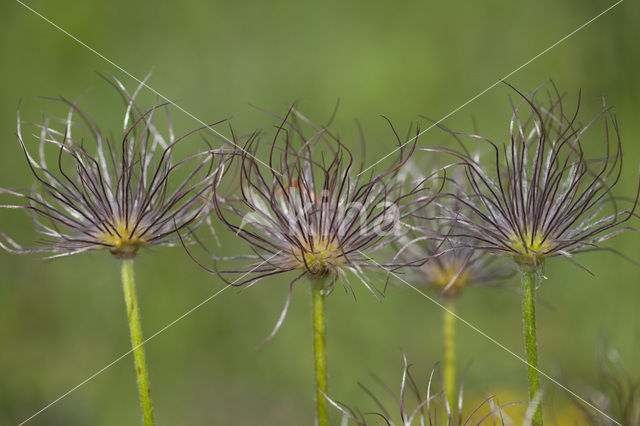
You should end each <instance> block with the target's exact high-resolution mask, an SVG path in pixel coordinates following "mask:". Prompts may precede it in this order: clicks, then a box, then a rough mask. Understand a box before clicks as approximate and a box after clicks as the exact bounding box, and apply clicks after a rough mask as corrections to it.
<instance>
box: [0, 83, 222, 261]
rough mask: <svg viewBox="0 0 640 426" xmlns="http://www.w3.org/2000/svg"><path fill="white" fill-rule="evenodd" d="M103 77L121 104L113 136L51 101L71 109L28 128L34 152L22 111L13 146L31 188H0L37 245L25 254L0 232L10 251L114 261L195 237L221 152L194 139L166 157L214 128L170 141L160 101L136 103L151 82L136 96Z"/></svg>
mask: <svg viewBox="0 0 640 426" xmlns="http://www.w3.org/2000/svg"><path fill="white" fill-rule="evenodd" d="M104 78H105V80H107V82H109V83H110V84H111V86H113V88H115V90H116V91H117V93H118V95H119V97H120V98H121V99H122V101H123V102H124V110H125V114H124V122H123V127H122V134H121V135H119V136H118V137H117V139H116V137H114V136H109V135H107V134H105V133H104V132H103V131H102V130H101V128H100V127H99V125H98V121H99V120H98V119H94V118H92V117H91V116H90V115H89V114H88V113H87V112H85V111H84V110H83V109H81V108H80V107H79V106H78V102H77V101H75V102H74V101H69V100H67V99H65V98H58V99H50V100H51V101H54V102H58V103H62V104H64V105H65V106H66V107H67V108H68V113H67V115H66V117H63V118H51V117H48V116H46V117H44V118H43V120H42V122H41V123H40V124H31V125H32V126H33V127H34V128H35V129H36V132H35V134H34V135H33V136H34V137H35V138H36V140H37V141H38V146H37V155H34V154H33V153H32V152H33V150H34V149H33V148H30V145H31V142H30V141H29V140H27V139H25V137H24V136H28V135H23V131H22V127H23V122H22V120H21V118H20V113H19V112H18V132H17V135H18V141H19V143H20V146H21V148H22V150H23V152H24V155H25V157H26V160H27V165H28V167H29V169H30V171H31V172H32V174H33V176H34V178H35V185H34V187H33V189H31V190H14V189H1V191H2V192H3V193H5V194H7V195H12V196H15V197H18V198H19V199H20V200H22V201H23V203H19V204H5V205H3V206H2V207H4V208H9V209H22V210H23V211H25V212H27V213H28V214H29V215H30V216H31V218H32V219H33V221H34V223H35V225H36V230H37V232H38V233H39V234H40V235H41V236H42V237H41V239H40V240H39V241H38V246H37V247H35V248H23V247H22V246H21V245H20V244H18V243H16V242H15V241H14V240H13V239H11V238H9V237H8V236H7V235H6V234H4V233H2V235H3V237H4V239H5V241H4V242H3V243H2V247H3V248H5V249H6V250H8V251H10V252H13V253H32V252H37V253H50V254H51V255H50V256H49V257H51V258H53V257H59V256H67V255H73V254H77V253H81V252H86V251H91V250H109V251H110V252H111V253H112V254H113V255H114V256H115V257H118V258H132V257H134V256H135V255H136V253H137V251H138V248H139V247H141V246H151V245H171V244H173V243H175V241H176V231H179V230H185V231H186V232H183V233H187V234H188V233H191V231H192V230H193V229H194V228H196V227H198V226H199V225H200V224H201V223H202V221H203V220H204V219H205V218H206V216H207V215H206V213H207V212H208V211H209V209H210V201H211V196H212V183H213V178H214V175H215V173H214V172H215V171H217V170H219V169H221V168H223V162H222V161H221V154H220V153H218V152H216V151H215V150H213V149H211V147H210V146H209V145H208V144H202V142H201V141H198V144H199V145H200V146H201V147H202V146H203V145H204V147H205V148H206V149H205V150H204V151H202V152H197V153H194V154H191V155H189V156H187V157H184V158H182V159H180V160H177V161H175V160H174V159H173V158H172V157H173V154H174V150H175V148H176V146H177V145H178V144H186V143H187V142H189V140H186V138H187V137H189V136H194V135H196V134H197V133H200V132H201V131H203V130H206V129H207V128H208V127H210V126H205V127H202V128H199V129H196V130H193V131H191V132H189V133H187V134H185V135H183V136H180V137H176V136H175V135H174V131H173V126H172V123H171V119H170V116H169V112H168V106H167V105H166V104H156V105H153V106H152V107H150V108H148V109H141V107H140V105H139V104H138V103H137V101H136V98H137V97H138V95H139V93H140V91H141V89H142V88H143V86H144V85H145V83H146V81H147V79H148V77H147V79H145V80H144V81H142V82H141V84H140V85H139V86H138V87H136V88H135V90H134V91H133V92H130V91H129V90H127V89H126V88H125V86H124V85H123V84H122V83H121V82H120V81H118V80H117V79H116V78H115V77H112V76H109V77H104ZM158 114H166V122H167V130H166V131H161V130H160V129H159V127H158V125H157V124H156V121H157V120H156V116H157V115H158ZM215 124H217V123H215ZM215 124H212V126H213V125H215ZM194 148H195V147H194ZM194 151H195V150H194Z"/></svg>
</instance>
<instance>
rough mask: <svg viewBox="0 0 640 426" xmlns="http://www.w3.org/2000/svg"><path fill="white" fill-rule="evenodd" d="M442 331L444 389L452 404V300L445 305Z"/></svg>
mask: <svg viewBox="0 0 640 426" xmlns="http://www.w3.org/2000/svg"><path fill="white" fill-rule="evenodd" d="M442 331H443V333H442V334H443V338H444V389H445V392H446V394H447V400H448V401H449V404H453V403H454V402H453V401H454V398H455V386H456V317H455V306H454V303H453V302H449V303H447V305H446V310H445V311H444V318H443V321H442Z"/></svg>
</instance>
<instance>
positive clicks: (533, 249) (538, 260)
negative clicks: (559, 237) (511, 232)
mask: <svg viewBox="0 0 640 426" xmlns="http://www.w3.org/2000/svg"><path fill="white" fill-rule="evenodd" d="M511 248H512V249H513V250H514V254H513V259H514V260H515V261H516V263H517V264H518V265H520V266H521V267H526V268H534V269H535V268H537V267H538V266H540V265H542V263H543V262H544V260H545V257H546V255H547V253H548V252H549V250H550V249H551V244H550V243H549V242H548V240H543V237H542V235H534V236H533V237H532V236H531V235H530V234H529V235H527V234H525V235H524V238H520V237H519V236H514V237H513V238H512V239H511Z"/></svg>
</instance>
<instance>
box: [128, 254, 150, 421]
mask: <svg viewBox="0 0 640 426" xmlns="http://www.w3.org/2000/svg"><path fill="white" fill-rule="evenodd" d="M121 273H122V289H123V291H124V301H125V304H126V307H127V316H128V318H129V332H130V333H131V346H132V348H133V360H134V364H135V367H136V375H137V378H138V391H139V393H140V406H141V407H142V419H143V424H144V426H153V405H152V404H151V390H150V388H149V377H148V374H147V362H146V360H145V356H144V346H142V326H141V325H140V309H139V308H138V297H137V296H136V283H135V279H134V276H133V259H125V260H122V269H121Z"/></svg>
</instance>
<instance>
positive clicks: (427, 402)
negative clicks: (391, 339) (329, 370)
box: [325, 355, 529, 426]
mask: <svg viewBox="0 0 640 426" xmlns="http://www.w3.org/2000/svg"><path fill="white" fill-rule="evenodd" d="M403 361H404V367H403V370H402V380H401V382H400V392H399V394H398V392H397V391H394V389H393V388H392V387H390V386H388V385H387V384H385V383H384V382H383V381H382V380H380V379H378V378H377V377H376V376H374V378H375V379H376V380H377V382H378V385H379V386H380V387H381V388H382V389H383V390H384V391H385V392H384V393H386V394H388V396H391V397H392V398H393V399H394V400H395V401H396V402H397V407H395V408H394V409H390V408H388V407H387V406H385V404H384V403H383V402H382V401H383V400H384V393H381V392H374V391H373V390H371V389H370V388H369V387H367V386H365V385H363V384H361V383H358V384H359V385H360V387H361V388H362V390H364V392H365V393H366V394H367V395H368V396H369V397H370V398H371V400H372V402H373V404H374V408H373V409H372V410H369V411H366V412H362V411H360V410H356V409H352V408H350V407H349V406H348V405H346V404H344V403H341V402H339V401H336V400H334V399H332V398H330V397H329V396H325V397H326V398H327V400H328V401H329V403H330V404H331V405H332V406H333V407H335V408H336V409H337V410H338V411H340V413H342V423H341V424H342V425H350V424H355V425H360V426H373V425H376V426H378V425H386V426H396V425H397V426H423V425H436V424H441V423H442V421H443V419H444V420H445V423H446V424H447V425H449V424H455V425H460V426H466V425H472V424H473V425H483V424H486V425H489V424H491V425H496V424H497V425H505V424H512V420H511V419H510V418H509V416H508V415H507V413H506V412H505V409H506V408H507V407H510V406H513V405H520V404H529V403H528V402H525V401H518V402H511V403H506V404H502V403H500V401H499V398H497V397H496V396H494V395H491V394H490V395H488V396H487V397H486V399H485V400H484V401H483V402H481V403H480V404H478V405H477V406H472V407H468V406H465V403H464V379H463V380H462V381H461V382H460V387H459V392H458V399H457V401H448V400H447V398H446V390H445V389H444V386H443V384H442V380H441V378H440V377H439V368H438V365H436V366H435V367H434V368H433V369H432V370H431V372H430V373H429V374H428V375H426V376H427V377H428V380H427V383H426V386H425V387H421V386H419V385H418V381H417V380H416V379H415V377H414V375H413V374H412V373H411V371H410V370H411V364H409V363H408V361H407V358H406V356H404V355H403ZM463 412H464V415H463ZM485 413H486V414H485Z"/></svg>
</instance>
